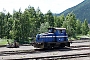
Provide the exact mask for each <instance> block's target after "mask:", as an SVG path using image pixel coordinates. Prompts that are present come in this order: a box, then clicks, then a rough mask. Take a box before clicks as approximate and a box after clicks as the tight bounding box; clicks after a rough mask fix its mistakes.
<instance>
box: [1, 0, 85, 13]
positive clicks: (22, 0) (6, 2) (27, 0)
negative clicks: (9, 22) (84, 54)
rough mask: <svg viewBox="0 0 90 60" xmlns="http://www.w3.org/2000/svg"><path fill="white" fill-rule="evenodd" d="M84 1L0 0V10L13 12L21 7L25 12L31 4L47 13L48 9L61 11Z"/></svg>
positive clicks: (55, 11) (56, 11)
mask: <svg viewBox="0 0 90 60" xmlns="http://www.w3.org/2000/svg"><path fill="white" fill-rule="evenodd" d="M82 1H84V0H0V12H2V11H3V10H4V12H5V13H7V12H10V13H11V14H12V13H13V10H16V11H18V10H19V9H20V8H21V11H22V12H23V11H24V10H25V8H28V6H29V5H30V6H32V7H34V8H35V9H37V8H38V7H39V8H40V10H41V12H42V13H47V11H48V10H50V11H51V12H53V13H61V12H63V11H64V10H66V9H68V8H70V7H73V6H75V5H77V4H79V3H81V2H82ZM5 10H6V11H5Z"/></svg>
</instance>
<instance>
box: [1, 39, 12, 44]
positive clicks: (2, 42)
mask: <svg viewBox="0 0 90 60" xmlns="http://www.w3.org/2000/svg"><path fill="white" fill-rule="evenodd" d="M7 40H9V41H10V42H13V40H11V39H0V45H7V44H8V42H7Z"/></svg>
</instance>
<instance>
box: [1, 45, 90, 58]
mask: <svg viewBox="0 0 90 60" xmlns="http://www.w3.org/2000/svg"><path fill="white" fill-rule="evenodd" d="M75 50H90V45H82V46H71V47H65V48H60V49H59V48H56V49H48V50H47V49H46V50H45V49H31V50H17V51H3V52H0V56H8V55H21V54H24V55H25V54H34V53H44V52H54V51H75Z"/></svg>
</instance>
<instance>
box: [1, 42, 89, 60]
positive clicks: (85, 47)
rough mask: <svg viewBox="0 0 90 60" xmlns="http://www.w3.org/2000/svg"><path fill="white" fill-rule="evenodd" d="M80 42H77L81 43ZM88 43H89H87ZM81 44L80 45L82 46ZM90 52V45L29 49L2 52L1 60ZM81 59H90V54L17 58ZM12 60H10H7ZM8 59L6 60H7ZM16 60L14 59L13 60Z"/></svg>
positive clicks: (44, 59) (24, 59) (23, 59)
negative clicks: (3, 59)
mask: <svg viewBox="0 0 90 60" xmlns="http://www.w3.org/2000/svg"><path fill="white" fill-rule="evenodd" d="M79 42H80V41H78V42H76V43H79ZM85 42H87V41H85ZM81 43H83V42H82V41H81ZM81 43H79V44H81ZM86 50H87V51H90V44H89V45H87V44H86V45H85V44H84V45H78V46H77V45H76V46H73V45H72V46H71V47H66V48H60V49H58V48H56V49H48V50H44V49H29V50H16V51H1V52H0V59H1V57H2V56H3V57H5V58H6V57H9V56H19V55H20V56H21V55H24V56H26V55H35V54H44V53H51V52H57V51H58V52H74V51H86ZM80 57H90V52H84V53H75V54H69V55H68V54H66V55H62V54H61V55H56V54H55V55H53V56H50V55H49V56H42V57H41V56H36V57H25V58H17V59H19V60H20V59H21V60H29V59H36V60H37V59H41V60H47V59H51V60H53V59H54V60H57V59H70V58H80ZM7 59H9V60H10V58H7ZM7 59H6V60H7ZM13 59H15V57H14V58H12V59H11V60H13Z"/></svg>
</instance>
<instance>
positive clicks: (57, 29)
mask: <svg viewBox="0 0 90 60" xmlns="http://www.w3.org/2000/svg"><path fill="white" fill-rule="evenodd" d="M48 29H57V30H66V28H48Z"/></svg>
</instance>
